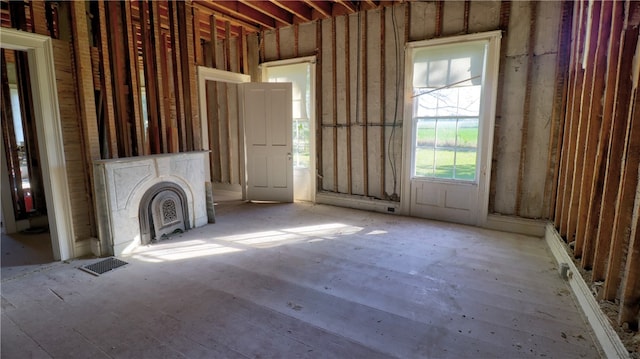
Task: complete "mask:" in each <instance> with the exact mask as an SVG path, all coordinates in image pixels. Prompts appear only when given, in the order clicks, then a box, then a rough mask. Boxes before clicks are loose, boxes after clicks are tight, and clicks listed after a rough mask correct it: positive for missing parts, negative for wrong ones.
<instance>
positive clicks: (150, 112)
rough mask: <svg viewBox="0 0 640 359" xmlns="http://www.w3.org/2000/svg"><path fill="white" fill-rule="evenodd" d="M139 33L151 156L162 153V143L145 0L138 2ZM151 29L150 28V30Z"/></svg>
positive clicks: (149, 11) (150, 15)
mask: <svg viewBox="0 0 640 359" xmlns="http://www.w3.org/2000/svg"><path fill="white" fill-rule="evenodd" d="M139 4H140V32H141V37H142V59H143V61H142V64H143V71H144V88H145V91H146V102H147V124H148V125H147V128H146V131H145V134H146V136H147V138H148V139H149V148H150V149H151V154H158V153H162V152H163V148H164V147H163V143H162V138H161V135H160V132H161V130H160V129H161V128H162V126H161V125H160V117H161V116H160V108H161V106H160V97H159V93H160V86H159V84H160V82H159V81H158V80H159V79H158V78H157V77H156V76H157V74H158V71H157V69H158V66H157V65H158V64H157V62H156V57H155V41H154V40H155V38H154V32H155V30H154V29H153V28H154V27H155V24H154V21H153V20H154V19H153V11H152V9H151V8H150V6H149V2H148V1H147V0H140V3H139ZM150 27H151V28H150Z"/></svg>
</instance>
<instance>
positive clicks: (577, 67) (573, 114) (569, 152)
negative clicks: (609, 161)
mask: <svg viewBox="0 0 640 359" xmlns="http://www.w3.org/2000/svg"><path fill="white" fill-rule="evenodd" d="M576 4H577V5H579V6H580V15H579V18H580V19H581V21H578V24H577V27H578V30H577V35H576V39H575V40H574V46H575V48H574V52H573V53H572V54H573V58H572V59H571V61H572V67H573V70H572V72H570V74H569V75H570V76H573V87H572V91H571V100H570V103H569V106H567V112H566V118H568V121H569V123H568V125H569V129H568V131H567V141H566V143H567V148H566V151H565V153H564V154H563V162H564V167H565V172H564V183H563V185H562V188H564V189H565V195H564V196H563V203H562V214H561V221H560V234H561V235H563V236H566V240H567V242H572V241H573V239H574V234H575V232H573V231H574V230H575V225H573V224H572V223H575V216H572V215H571V210H570V208H571V204H572V202H573V200H572V196H573V193H574V191H573V187H572V181H573V175H574V171H575V166H574V161H575V153H576V147H577V146H576V136H577V133H578V124H579V118H578V117H579V114H580V110H579V106H580V93H578V91H579V89H581V88H582V81H583V78H584V76H583V72H584V70H583V69H582V61H581V60H580V59H581V57H582V52H583V48H584V46H583V45H584V41H582V40H583V38H584V33H585V28H584V26H583V24H586V16H587V14H586V13H587V12H586V11H585V9H584V3H582V2H579V3H576ZM572 221H573V222H572Z"/></svg>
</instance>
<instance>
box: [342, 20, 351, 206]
mask: <svg viewBox="0 0 640 359" xmlns="http://www.w3.org/2000/svg"><path fill="white" fill-rule="evenodd" d="M343 18H344V49H345V58H344V78H345V92H346V94H345V114H346V115H345V117H346V121H347V193H348V194H352V193H353V177H352V165H351V164H352V162H353V161H352V160H353V159H352V158H351V152H352V151H351V146H352V144H351V61H350V60H351V51H350V49H349V47H350V46H351V45H350V44H349V37H350V36H351V31H350V30H349V15H344V16H343Z"/></svg>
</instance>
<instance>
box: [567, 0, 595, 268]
mask: <svg viewBox="0 0 640 359" xmlns="http://www.w3.org/2000/svg"><path fill="white" fill-rule="evenodd" d="M601 5H602V4H601V3H600V2H593V4H590V5H589V7H590V10H589V14H588V16H589V17H591V18H592V19H593V21H590V24H591V26H589V27H588V28H587V29H586V31H588V33H586V34H585V36H586V39H590V40H589V41H588V44H586V46H585V49H584V53H585V55H586V56H587V58H588V59H590V61H586V64H584V63H583V65H582V66H583V68H584V71H583V79H582V93H581V95H580V112H579V114H578V121H579V125H578V133H577V134H576V136H577V138H576V153H575V157H574V166H575V169H574V172H573V181H572V184H571V188H572V192H573V193H572V196H571V208H570V211H571V212H570V214H569V216H570V217H569V219H570V221H569V226H568V230H569V232H570V233H573V234H574V241H575V244H574V256H575V257H576V258H581V257H582V249H583V244H584V238H583V237H582V236H581V235H582V233H580V224H581V223H580V221H581V218H580V207H584V204H583V203H582V200H583V196H582V183H583V181H584V176H588V178H589V177H592V175H593V172H592V168H591V166H589V170H590V171H589V172H590V173H585V172H584V169H585V168H584V167H585V166H584V165H585V162H584V161H585V155H587V156H588V152H589V150H590V144H589V142H588V139H589V137H590V135H589V130H590V128H589V122H590V116H589V115H590V114H589V104H590V98H591V96H592V95H593V72H594V63H595V61H592V60H591V59H595V57H596V49H597V46H596V45H597V38H598V31H599V25H600V14H601V9H602V8H601ZM600 100H601V98H598V101H600ZM587 180H590V179H587Z"/></svg>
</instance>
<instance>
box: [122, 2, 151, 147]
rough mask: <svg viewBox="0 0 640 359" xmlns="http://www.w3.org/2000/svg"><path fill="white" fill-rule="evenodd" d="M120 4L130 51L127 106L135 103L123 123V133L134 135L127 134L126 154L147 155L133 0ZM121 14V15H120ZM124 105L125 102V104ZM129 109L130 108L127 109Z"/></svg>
mask: <svg viewBox="0 0 640 359" xmlns="http://www.w3.org/2000/svg"><path fill="white" fill-rule="evenodd" d="M120 6H122V7H124V19H122V26H123V27H124V31H125V32H126V36H127V43H126V44H123V45H124V47H125V51H128V60H129V61H128V63H129V69H128V71H129V74H128V83H127V84H126V85H127V86H129V88H128V91H129V97H128V99H127V100H128V102H127V105H125V106H127V108H129V107H130V106H131V104H133V106H132V107H133V118H130V117H129V116H128V117H125V118H127V119H129V120H128V121H126V120H125V121H124V123H123V128H122V130H123V133H125V134H131V132H132V131H133V135H132V136H126V140H125V143H126V144H127V154H126V156H127V157H129V156H138V155H143V154H145V155H147V154H149V153H150V152H149V147H148V146H146V145H145V140H144V138H145V137H146V136H145V134H144V131H143V125H142V121H143V119H142V110H141V108H140V87H139V86H138V81H139V78H138V76H139V74H140V71H139V69H138V48H137V46H136V38H137V34H136V31H135V27H134V26H133V20H132V18H131V2H126V1H125V2H122V3H120ZM120 16H121V15H120ZM123 105H124V104H123ZM126 111H128V110H126Z"/></svg>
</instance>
